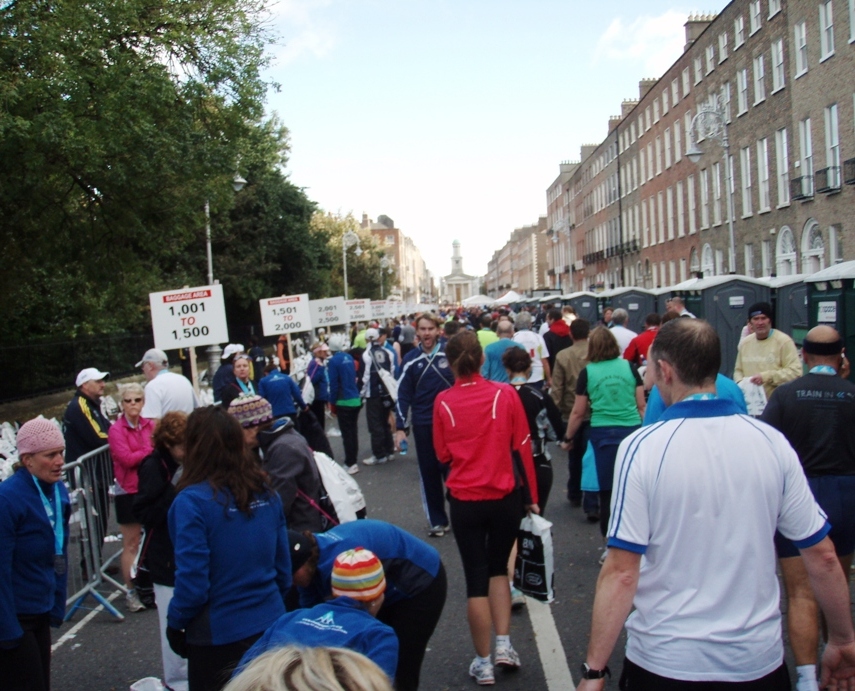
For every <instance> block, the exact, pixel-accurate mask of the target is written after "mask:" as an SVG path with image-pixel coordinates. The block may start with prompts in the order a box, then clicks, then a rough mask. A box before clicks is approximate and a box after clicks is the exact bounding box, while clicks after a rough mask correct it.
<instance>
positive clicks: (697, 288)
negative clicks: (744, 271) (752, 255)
mask: <svg viewBox="0 0 855 691" xmlns="http://www.w3.org/2000/svg"><path fill="white" fill-rule="evenodd" d="M675 288H676V286H675ZM771 293H772V290H771V288H770V287H769V284H768V283H767V282H764V281H763V280H761V279H757V278H751V277H749V276H739V275H736V274H727V275H722V276H713V277H711V278H700V279H697V281H696V282H695V283H694V284H693V285H691V286H690V287H689V289H688V290H679V291H678V290H675V291H674V294H679V295H681V297H683V301H684V302H685V303H686V309H687V310H688V311H689V312H691V313H692V314H694V315H695V316H696V317H699V318H701V319H706V320H707V321H708V322H709V323H710V324H712V326H713V328H714V329H715V330H716V332H717V333H718V336H719V338H720V339H721V368H720V370H719V371H720V372H721V373H722V374H726V375H727V376H728V377H730V376H732V375H733V366H734V365H735V364H736V352H737V349H738V348H739V340H740V337H741V335H742V328H743V327H744V326H745V324H746V322H747V321H748V308H749V307H750V306H751V305H752V304H753V303H755V302H770V297H771Z"/></svg>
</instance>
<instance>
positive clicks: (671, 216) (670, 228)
mask: <svg viewBox="0 0 855 691" xmlns="http://www.w3.org/2000/svg"><path fill="white" fill-rule="evenodd" d="M665 192H666V200H667V201H666V203H667V206H668V239H669V240H673V239H674V188H673V187H669V188H668V189H667V190H666V191H665Z"/></svg>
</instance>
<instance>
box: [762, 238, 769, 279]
mask: <svg viewBox="0 0 855 691" xmlns="http://www.w3.org/2000/svg"><path fill="white" fill-rule="evenodd" d="M760 268H761V271H762V272H763V274H762V275H763V276H769V275H771V274H772V241H771V240H763V244H762V245H760Z"/></svg>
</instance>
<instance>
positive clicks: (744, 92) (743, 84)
mask: <svg viewBox="0 0 855 691" xmlns="http://www.w3.org/2000/svg"><path fill="white" fill-rule="evenodd" d="M747 112H748V68H747V67H746V68H745V69H743V70H739V71H738V72H737V73H736V117H739V116H740V115H744V114H745V113H747Z"/></svg>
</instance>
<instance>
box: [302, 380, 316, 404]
mask: <svg viewBox="0 0 855 691" xmlns="http://www.w3.org/2000/svg"><path fill="white" fill-rule="evenodd" d="M302 394H303V402H304V403H305V404H306V405H312V403H314V402H315V385H314V384H312V380H311V379H310V378H309V375H308V374H307V375H306V377H305V378H304V379H303V391H302Z"/></svg>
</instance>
